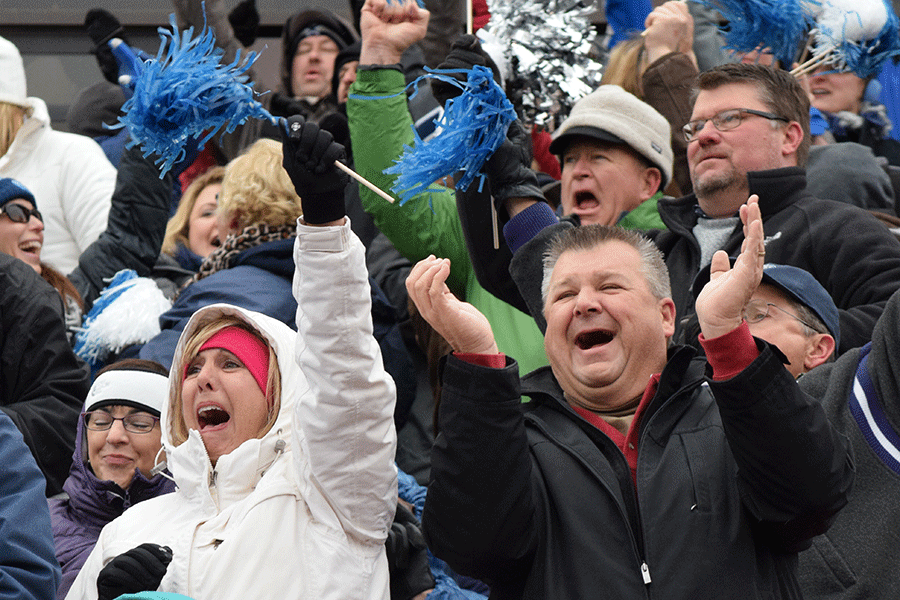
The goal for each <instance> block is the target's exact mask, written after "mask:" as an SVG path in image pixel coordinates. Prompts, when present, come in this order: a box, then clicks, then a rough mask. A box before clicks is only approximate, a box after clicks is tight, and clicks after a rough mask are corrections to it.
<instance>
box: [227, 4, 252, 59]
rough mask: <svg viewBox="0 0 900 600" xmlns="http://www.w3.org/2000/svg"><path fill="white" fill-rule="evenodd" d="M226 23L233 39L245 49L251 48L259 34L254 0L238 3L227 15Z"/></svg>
mask: <svg viewBox="0 0 900 600" xmlns="http://www.w3.org/2000/svg"><path fill="white" fill-rule="evenodd" d="M228 22H229V23H231V29H232V31H234V37H236V38H237V39H238V41H239V42H240V43H241V44H243V46H244V47H245V48H246V47H249V46H252V45H253V42H255V41H256V36H257V34H258V33H259V11H258V10H256V0H244V1H243V2H240V3H238V5H237V6H235V7H234V8H233V9H231V12H230V13H228Z"/></svg>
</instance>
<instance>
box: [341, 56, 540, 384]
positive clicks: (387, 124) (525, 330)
mask: <svg viewBox="0 0 900 600" xmlns="http://www.w3.org/2000/svg"><path fill="white" fill-rule="evenodd" d="M405 85H406V82H405V81H404V78H403V74H402V73H400V72H399V71H396V70H394V69H377V70H361V71H359V73H358V75H357V79H356V82H355V83H354V84H353V85H352V86H351V87H350V98H349V100H348V101H347V116H348V118H349V121H350V137H351V139H352V141H353V160H354V163H355V166H356V170H357V172H358V173H359V174H360V175H362V176H363V177H365V178H366V179H368V180H369V181H371V182H372V183H374V184H375V185H377V186H378V187H380V188H381V189H383V190H385V191H388V192H389V193H390V189H391V186H392V185H393V184H394V180H395V179H396V175H385V174H384V173H383V171H384V169H386V168H388V167H389V166H391V165H392V164H394V162H395V161H396V159H397V158H399V156H400V154H401V152H402V151H403V148H404V146H411V145H413V141H414V138H413V129H412V118H411V117H410V114H409V110H408V109H407V105H406V94H405V93H404V87H405ZM359 190H360V197H361V198H362V204H363V208H365V209H366V212H368V213H369V214H371V215H372V217H373V219H374V220H375V224H376V225H377V226H378V228H379V229H380V230H381V231H382V232H384V234H385V235H386V236H387V238H388V239H389V240H391V242H392V243H393V244H394V246H395V247H396V248H397V250H398V251H399V252H400V253H401V254H402V255H403V256H405V257H406V258H408V259H409V260H411V261H413V262H416V261H419V260H422V259H423V258H426V257H427V256H428V255H429V254H434V255H435V256H439V257H442V258H449V259H450V265H451V268H450V277H449V278H448V280H447V285H448V287H449V288H450V290H451V291H452V292H453V293H454V294H456V295H457V296H458V297H459V298H461V299H463V300H465V301H466V302H468V303H470V304H471V305H473V306H474V307H475V308H477V309H478V310H480V311H481V312H482V313H484V315H485V317H487V319H488V322H490V324H491V328H492V329H493V331H494V337H495V338H496V340H497V347H498V348H499V349H500V352H503V353H504V354H507V355H509V356H512V357H514V358H515V359H516V361H518V363H519V365H520V367H521V369H522V372H529V371H532V370H534V369H536V368H538V367H542V366H546V365H547V364H548V363H547V356H546V354H545V353H544V338H543V336H542V335H541V332H540V330H538V328H537V325H535V322H534V320H533V319H532V318H531V317H530V316H529V315H527V314H525V313H523V312H521V311H519V310H517V309H515V308H513V307H512V306H510V305H509V304H507V303H505V302H503V301H502V300H499V299H498V298H496V297H495V296H493V295H492V294H490V293H489V292H487V291H486V290H485V289H484V288H483V287H481V285H479V283H478V281H477V280H476V278H475V270H474V269H473V268H472V263H471V262H470V261H469V256H468V253H467V250H466V243H465V238H464V237H463V232H462V226H461V225H460V222H459V214H458V213H457V211H456V198H455V194H454V193H453V191H452V190H450V189H447V188H444V187H439V186H432V188H430V189H429V190H427V191H425V192H423V193H421V194H419V195H417V196H415V197H414V198H412V199H410V200H409V201H408V202H406V203H404V204H403V206H400V202H399V199H398V200H397V201H396V202H394V203H393V204H390V203H388V202H387V201H385V200H384V199H382V198H380V197H379V196H377V195H376V194H374V193H372V192H371V191H370V190H369V189H368V188H366V187H364V186H360V188H359ZM391 195H392V196H395V197H396V195H395V194H393V193H391Z"/></svg>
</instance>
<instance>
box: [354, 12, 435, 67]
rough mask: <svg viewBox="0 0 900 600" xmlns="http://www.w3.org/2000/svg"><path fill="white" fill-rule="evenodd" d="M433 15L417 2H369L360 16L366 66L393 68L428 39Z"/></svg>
mask: <svg viewBox="0 0 900 600" xmlns="http://www.w3.org/2000/svg"><path fill="white" fill-rule="evenodd" d="M429 16H430V13H429V12H428V11H427V10H425V9H424V8H419V5H418V4H417V3H416V0H390V1H388V0H366V3H365V5H363V7H362V13H361V14H360V21H359V27H360V30H361V32H362V48H361V50H360V55H359V62H360V64H363V65H390V64H394V63H398V62H400V57H401V56H402V55H403V53H404V52H405V51H406V49H407V48H409V47H410V46H411V45H413V44H415V43H416V42H418V41H419V40H421V39H423V38H424V37H425V31H426V30H427V29H428V18H429Z"/></svg>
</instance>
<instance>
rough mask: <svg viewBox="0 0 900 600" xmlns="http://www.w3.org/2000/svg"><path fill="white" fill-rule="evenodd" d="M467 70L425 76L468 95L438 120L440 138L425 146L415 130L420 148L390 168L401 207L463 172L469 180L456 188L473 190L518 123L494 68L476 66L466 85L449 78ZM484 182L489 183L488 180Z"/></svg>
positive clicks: (407, 150)
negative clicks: (483, 169)
mask: <svg viewBox="0 0 900 600" xmlns="http://www.w3.org/2000/svg"><path fill="white" fill-rule="evenodd" d="M461 72H462V73H466V72H467V71H465V70H456V69H452V70H446V71H432V72H430V73H429V74H428V75H425V76H424V77H431V78H437V79H441V80H442V81H447V82H449V83H452V84H454V85H457V86H458V87H461V88H462V89H463V93H462V94H461V95H460V96H457V97H456V98H453V99H451V100H449V101H448V102H447V105H446V107H445V109H444V114H443V116H441V118H440V119H439V120H437V121H436V125H437V126H438V128H439V133H438V134H437V135H435V136H434V137H432V138H431V139H429V140H428V141H425V142H423V141H422V139H421V138H420V137H419V135H418V134H416V133H415V128H413V132H414V135H415V146H414V147H410V146H406V147H405V148H404V151H403V154H402V155H401V156H400V158H399V159H398V160H397V162H396V163H395V164H394V165H393V166H391V167H388V168H387V169H385V171H384V172H385V173H387V174H389V175H393V174H396V175H398V177H397V181H396V182H395V183H394V186H393V188H392V190H393V191H394V193H395V194H397V195H398V196H399V197H400V203H401V204H404V203H406V201H407V200H409V199H410V198H412V197H413V196H415V195H416V194H418V193H420V192H422V191H424V190H425V189H426V188H428V186H430V185H431V184H432V183H434V182H435V181H437V180H439V179H441V178H443V177H447V176H448V175H453V174H455V173H458V172H460V171H462V172H463V176H462V177H461V178H460V179H459V180H458V181H457V182H456V187H457V188H458V189H459V190H461V191H465V190H466V189H468V187H469V185H470V184H471V183H472V181H473V180H474V179H475V177H476V176H479V175H481V167H482V166H484V163H485V161H487V159H488V158H489V157H490V156H491V155H492V154H493V153H494V151H495V150H497V148H498V147H500V144H502V143H503V140H504V139H506V130H507V129H508V128H509V124H510V123H512V122H513V121H514V120H515V119H516V111H515V109H514V108H513V106H512V103H511V102H510V101H509V100H508V99H507V98H506V95H505V94H504V93H503V90H502V89H500V86H499V85H497V82H496V81H494V78H493V74H492V73H491V70H490V69H488V68H487V67H482V66H475V67H474V68H472V70H471V71H468V72H467V73H468V75H467V81H466V84H465V85H464V86H463V85H462V84H461V83H460V82H458V81H457V80H456V79H454V78H453V77H450V76H449V75H447V74H452V73H461ZM481 178H482V183H483V181H484V176H483V175H481Z"/></svg>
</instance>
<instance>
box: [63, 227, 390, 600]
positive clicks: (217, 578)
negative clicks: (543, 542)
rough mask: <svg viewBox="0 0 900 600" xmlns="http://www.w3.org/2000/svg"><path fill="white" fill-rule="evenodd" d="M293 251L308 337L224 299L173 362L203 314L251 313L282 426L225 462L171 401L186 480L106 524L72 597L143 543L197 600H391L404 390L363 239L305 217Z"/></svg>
mask: <svg viewBox="0 0 900 600" xmlns="http://www.w3.org/2000/svg"><path fill="white" fill-rule="evenodd" d="M294 260H295V263H296V265H297V268H296V271H295V274H294V295H295V297H296V298H297V302H298V304H299V306H298V309H297V325H298V329H299V331H298V333H294V332H293V331H291V330H290V329H289V328H288V327H287V326H285V325H284V324H282V323H280V322H278V321H275V320H274V319H271V318H269V317H266V316H264V315H261V314H259V313H254V312H251V311H245V310H242V309H239V308H236V307H232V306H229V305H224V304H217V305H213V306H210V307H206V308H203V309H201V310H199V311H197V313H195V314H194V316H193V317H192V319H191V321H190V323H189V324H188V326H187V327H186V328H185V331H184V333H183V334H182V336H181V340H180V341H179V343H178V348H177V350H176V353H175V357H174V361H173V364H174V365H180V364H182V360H181V353H182V349H183V346H184V343H185V340H186V339H187V338H188V337H189V336H190V335H191V333H192V332H193V331H195V330H196V329H197V327H198V326H199V325H200V324H202V322H206V321H208V320H209V319H210V318H216V317H217V316H218V315H220V314H223V313H228V314H234V315H237V316H239V317H240V318H242V319H244V320H245V321H247V322H248V323H250V324H251V325H253V326H254V327H255V328H256V329H257V330H258V331H260V332H261V333H262V334H263V335H264V336H265V338H266V339H267V340H268V341H269V343H270V344H271V345H272V346H273V347H274V348H275V349H276V353H277V356H278V366H279V368H280V370H281V382H282V390H281V410H280V412H279V415H278V418H277V420H276V422H275V425H274V426H273V427H272V429H271V430H270V431H269V432H268V433H267V434H266V435H265V436H264V437H263V438H262V439H252V440H248V441H246V442H244V443H243V444H242V445H241V446H239V447H238V448H237V449H235V450H234V451H232V452H231V453H229V454H227V455H225V456H222V457H221V458H219V460H218V461H217V464H216V467H215V469H213V468H212V466H211V464H210V461H209V458H208V456H207V454H206V449H205V448H204V446H203V442H202V439H201V438H200V435H199V433H198V432H196V431H194V430H191V431H190V433H189V438H188V440H187V441H186V442H184V443H183V444H181V445H180V446H177V447H173V446H172V443H171V433H170V431H171V430H170V426H171V423H172V415H171V414H170V411H171V406H167V407H166V408H165V409H164V410H163V414H162V421H163V426H164V430H163V431H164V446H165V450H166V454H167V457H168V465H169V469H170V471H171V473H172V474H173V475H174V477H175V480H176V482H177V484H178V489H177V490H176V492H175V493H173V494H169V495H165V496H160V497H157V498H153V499H151V500H147V501H144V502H142V503H140V504H137V505H135V506H133V507H131V508H129V509H128V510H127V511H126V512H125V513H124V514H123V515H122V516H121V517H119V518H118V519H116V520H114V521H113V522H112V523H110V524H109V525H107V526H106V527H104V529H103V531H102V532H101V534H100V538H99V540H98V541H97V545H96V547H95V548H94V550H93V551H92V552H91V554H90V556H89V557H88V559H87V562H86V563H85V565H84V567H83V569H82V571H81V573H80V574H79V576H78V578H77V579H76V580H75V583H74V584H73V586H72V589H71V591H70V592H69V595H68V596H67V598H71V599H78V600H81V599H90V600H93V599H95V598H97V574H98V573H99V571H100V569H101V568H102V567H103V566H104V565H105V564H106V563H107V562H109V561H110V560H111V559H112V558H114V557H116V556H118V555H119V554H122V553H123V552H126V551H128V550H130V549H132V548H134V547H136V546H138V545H140V544H142V543H144V542H153V543H156V544H161V545H166V546H169V547H170V548H171V549H172V552H173V556H174V558H173V560H172V562H171V564H170V565H169V567H168V570H167V572H166V575H165V577H164V578H163V580H162V583H161V585H160V588H159V589H160V590H161V591H165V592H177V593H180V594H184V595H186V596H188V597H190V598H194V599H196V600H228V599H230V598H234V599H241V600H245V599H248V598H251V599H252V598H259V599H260V600H262V599H265V600H270V599H273V598H277V599H279V600H288V599H300V598H303V599H309V600H320V599H327V598H333V599H335V600H347V599H353V598H359V599H387V598H389V596H390V594H389V586H388V566H387V558H386V555H385V550H384V541H385V539H386V538H387V533H388V530H389V529H390V526H391V522H392V520H393V515H394V509H395V506H396V501H397V473H396V469H395V467H394V453H395V447H396V433H395V431H394V424H393V410H394V397H395V390H394V383H393V381H392V380H391V378H390V376H389V375H387V373H385V371H384V368H383V366H382V360H381V353H380V350H379V348H378V344H377V342H376V341H375V338H374V337H373V336H372V320H371V312H370V293H369V284H368V277H367V272H366V267H365V262H364V252H363V247H362V244H361V243H360V242H359V240H358V239H357V238H356V236H355V235H353V234H352V233H351V231H350V228H349V223H347V224H346V225H344V226H341V227H324V228H314V227H309V226H305V225H298V236H297V241H296V243H295V245H294ZM175 368H177V367H175ZM174 392H175V390H174V389H170V403H171V401H172V399H173V398H174Z"/></svg>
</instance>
